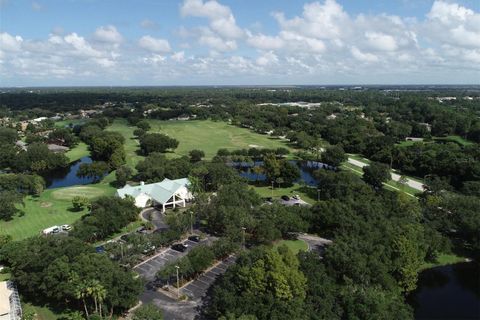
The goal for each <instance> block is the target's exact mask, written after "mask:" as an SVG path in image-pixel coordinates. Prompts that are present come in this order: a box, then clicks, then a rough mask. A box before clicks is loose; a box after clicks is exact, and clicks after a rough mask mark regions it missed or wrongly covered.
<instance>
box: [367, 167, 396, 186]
mask: <svg viewBox="0 0 480 320" xmlns="http://www.w3.org/2000/svg"><path fill="white" fill-rule="evenodd" d="M391 177H392V176H391V173H390V167H389V166H388V165H386V164H383V163H378V162H372V163H370V165H368V166H365V167H363V179H364V180H365V182H366V183H368V184H370V185H371V186H372V187H374V188H375V189H381V188H382V187H383V183H384V182H387V181H389V180H390V179H391Z"/></svg>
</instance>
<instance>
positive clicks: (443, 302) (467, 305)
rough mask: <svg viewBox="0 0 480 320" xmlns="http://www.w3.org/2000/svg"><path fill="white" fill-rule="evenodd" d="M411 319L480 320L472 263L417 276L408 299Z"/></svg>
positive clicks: (478, 281) (479, 283) (478, 284)
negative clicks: (417, 279)
mask: <svg viewBox="0 0 480 320" xmlns="http://www.w3.org/2000/svg"><path fill="white" fill-rule="evenodd" d="M409 302H410V303H411V305H412V306H413V307H414V310H415V311H414V312H415V319H480V270H479V266H478V264H475V263H474V262H469V263H467V262H465V263H457V264H454V265H448V266H442V267H436V268H432V269H427V270H424V271H422V272H421V273H420V277H419V281H418V288H417V290H415V292H414V293H413V294H412V295H411V296H410V297H409Z"/></svg>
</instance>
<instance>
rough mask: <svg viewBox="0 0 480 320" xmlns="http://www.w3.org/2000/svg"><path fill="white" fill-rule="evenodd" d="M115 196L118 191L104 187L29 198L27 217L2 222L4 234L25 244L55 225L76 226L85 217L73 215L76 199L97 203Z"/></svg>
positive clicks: (50, 192)
mask: <svg viewBox="0 0 480 320" xmlns="http://www.w3.org/2000/svg"><path fill="white" fill-rule="evenodd" d="M114 192H115V189H114V188H112V187H110V185H108V184H105V183H100V184H93V185H89V186H74V187H68V188H57V189H49V190H45V191H44V192H43V193H42V194H41V195H40V196H38V197H33V196H27V197H25V199H24V202H25V207H23V206H21V205H20V206H19V208H20V209H21V210H22V211H23V212H24V213H25V214H24V215H23V216H16V217H14V218H13V220H11V221H0V233H1V234H9V235H11V236H12V237H13V240H21V239H25V238H28V237H31V236H34V235H37V234H40V232H41V231H42V230H43V229H45V228H48V227H51V226H53V225H62V224H72V223H74V222H75V221H76V220H78V219H79V218H80V217H81V216H82V214H83V213H84V211H81V212H72V211H69V209H70V208H71V207H72V204H71V200H72V198H73V197H74V196H77V195H79V196H84V197H88V198H90V199H93V198H96V197H98V196H101V195H113V193H114Z"/></svg>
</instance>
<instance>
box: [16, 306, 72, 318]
mask: <svg viewBox="0 0 480 320" xmlns="http://www.w3.org/2000/svg"><path fill="white" fill-rule="evenodd" d="M22 309H23V313H24V314H25V313H29V312H33V313H34V314H36V315H37V316H36V318H35V319H36V320H56V319H59V318H63V316H64V315H62V314H57V313H55V312H54V311H52V310H50V309H49V308H48V307H41V306H36V305H33V304H31V303H22Z"/></svg>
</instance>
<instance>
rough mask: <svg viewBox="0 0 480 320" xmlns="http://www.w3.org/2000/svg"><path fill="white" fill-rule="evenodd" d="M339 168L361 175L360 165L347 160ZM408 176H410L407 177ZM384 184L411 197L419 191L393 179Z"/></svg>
mask: <svg viewBox="0 0 480 320" xmlns="http://www.w3.org/2000/svg"><path fill="white" fill-rule="evenodd" d="M341 168H343V169H346V170H350V171H352V172H353V173H355V174H356V175H358V176H360V177H361V176H363V171H362V168H360V167H357V166H355V165H353V164H351V163H348V162H344V163H343V164H342V165H341ZM409 178H410V177H409ZM384 186H385V188H387V189H389V190H392V191H401V192H404V193H406V194H408V195H410V196H412V197H414V196H415V195H416V194H417V193H419V191H418V190H417V189H414V188H412V187H410V186H408V185H402V184H400V183H398V182H396V181H393V180H390V181H388V182H387V183H384Z"/></svg>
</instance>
